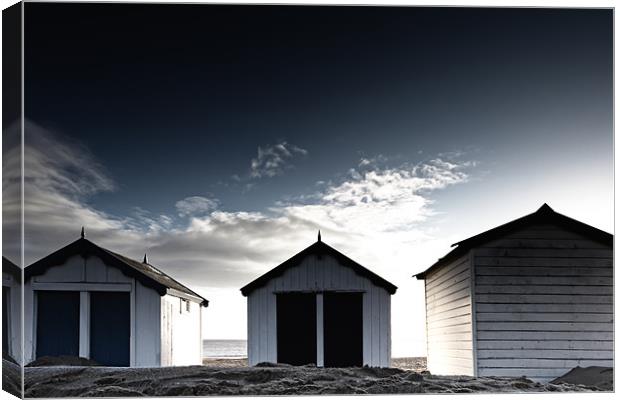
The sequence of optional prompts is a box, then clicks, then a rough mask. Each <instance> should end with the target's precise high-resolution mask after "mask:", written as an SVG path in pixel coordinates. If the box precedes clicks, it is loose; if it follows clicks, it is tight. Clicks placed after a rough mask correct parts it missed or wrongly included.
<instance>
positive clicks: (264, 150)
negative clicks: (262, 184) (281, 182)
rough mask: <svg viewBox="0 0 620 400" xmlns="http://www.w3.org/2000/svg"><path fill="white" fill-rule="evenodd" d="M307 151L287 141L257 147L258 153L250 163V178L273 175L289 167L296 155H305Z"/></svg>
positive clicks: (279, 173)
mask: <svg viewBox="0 0 620 400" xmlns="http://www.w3.org/2000/svg"><path fill="white" fill-rule="evenodd" d="M307 154H308V151H307V150H305V149H302V148H301V147H297V146H295V145H293V144H290V143H287V142H280V143H277V144H274V145H269V146H264V147H259V148H258V155H257V156H256V158H253V159H252V162H251V165H250V177H251V178H264V177H268V178H271V177H274V176H276V175H281V174H282V173H283V172H284V170H285V169H287V168H290V167H291V166H292V165H291V160H292V159H293V158H294V157H295V156H298V155H302V156H305V155H307Z"/></svg>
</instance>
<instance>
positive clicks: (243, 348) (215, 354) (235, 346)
mask: <svg viewBox="0 0 620 400" xmlns="http://www.w3.org/2000/svg"><path fill="white" fill-rule="evenodd" d="M202 356H203V357H205V358H247V356H248V341H247V340H224V339H205V340H203V341H202Z"/></svg>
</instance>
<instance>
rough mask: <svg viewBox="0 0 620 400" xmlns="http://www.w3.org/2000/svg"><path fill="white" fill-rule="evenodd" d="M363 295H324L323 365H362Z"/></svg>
mask: <svg viewBox="0 0 620 400" xmlns="http://www.w3.org/2000/svg"><path fill="white" fill-rule="evenodd" d="M362 295H363V294H362V293H325V294H324V295H323V346H324V362H325V366H326V367H353V366H357V367H361V366H362V362H363V345H362V342H363V336H362V310H363V307H362Z"/></svg>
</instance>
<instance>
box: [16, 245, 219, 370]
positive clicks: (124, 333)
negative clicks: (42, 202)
mask: <svg viewBox="0 0 620 400" xmlns="http://www.w3.org/2000/svg"><path fill="white" fill-rule="evenodd" d="M24 273H25V285H24V316H25V317H24V318H25V335H24V336H25V338H24V339H25V343H24V350H25V351H24V352H25V362H26V363H28V362H29V361H32V360H34V359H36V358H39V357H42V356H61V355H69V356H80V357H85V358H89V359H92V360H95V361H96V362H98V363H99V364H102V365H108V366H132V367H133V366H170V365H193V364H202V307H206V306H207V305H208V301H207V300H206V299H205V298H203V297H202V296H200V295H199V294H197V293H195V292H194V291H192V290H190V289H189V288H187V287H186V286H184V285H182V284H181V283H179V282H177V281H176V280H174V279H173V278H171V277H170V276H168V275H166V274H165V273H163V272H162V271H161V270H159V269H157V268H155V267H154V266H152V265H151V264H149V263H148V262H147V259H146V256H145V257H144V260H143V262H139V261H135V260H132V259H130V258H127V257H125V256H122V255H120V254H117V253H114V252H112V251H110V250H107V249H104V248H102V247H99V246H97V245H96V244H94V243H93V242H91V241H89V240H87V239H85V238H84V236H83V233H82V237H81V238H80V239H78V240H76V241H75V242H73V243H71V244H69V245H67V246H65V247H63V248H62V249H60V250H58V251H56V252H54V253H52V254H50V255H48V256H47V257H45V258H43V259H41V260H39V261H37V262H35V263H34V264H32V265H30V266H28V267H26V269H25V271H24Z"/></svg>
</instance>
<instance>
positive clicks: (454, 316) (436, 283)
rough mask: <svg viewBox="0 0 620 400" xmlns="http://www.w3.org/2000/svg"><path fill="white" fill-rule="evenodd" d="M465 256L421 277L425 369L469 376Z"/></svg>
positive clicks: (468, 271)
mask: <svg viewBox="0 0 620 400" xmlns="http://www.w3.org/2000/svg"><path fill="white" fill-rule="evenodd" d="M470 274H471V268H470V263H469V255H465V256H464V257H461V258H460V259H458V260H456V261H454V262H452V263H450V264H447V265H445V266H443V267H441V268H439V269H437V270H435V271H433V272H431V273H429V274H428V275H427V277H426V279H425V289H426V290H425V293H426V338H427V339H426V340H427V353H428V354H427V360H428V369H429V371H430V372H431V373H433V374H439V375H473V372H474V370H473V356H472V352H473V349H472V316H471V313H472V311H471V310H472V308H471V276H470Z"/></svg>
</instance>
